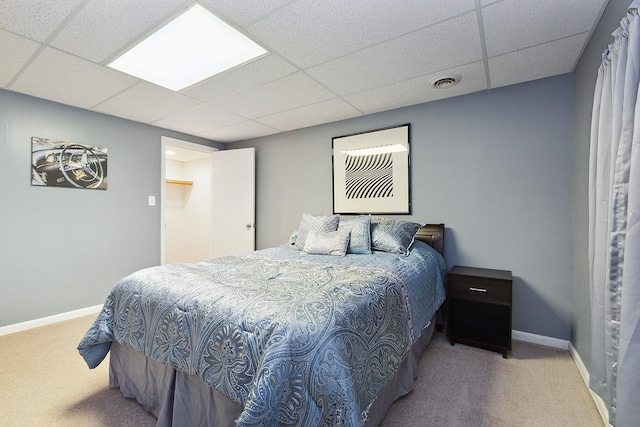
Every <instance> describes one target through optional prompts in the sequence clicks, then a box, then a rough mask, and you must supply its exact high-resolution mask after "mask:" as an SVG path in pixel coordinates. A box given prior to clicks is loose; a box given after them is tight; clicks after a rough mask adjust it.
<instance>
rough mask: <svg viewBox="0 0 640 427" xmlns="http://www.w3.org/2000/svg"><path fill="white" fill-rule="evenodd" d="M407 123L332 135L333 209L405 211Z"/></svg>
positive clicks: (343, 211) (408, 208) (407, 196)
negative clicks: (344, 134) (336, 135)
mask: <svg viewBox="0 0 640 427" xmlns="http://www.w3.org/2000/svg"><path fill="white" fill-rule="evenodd" d="M409 130H410V125H409V124H404V125H399V126H393V127H388V128H384V129H377V130H372V131H369V132H362V133H357V134H352V135H346V136H339V137H335V138H333V140H332V152H333V212H334V213H340V214H364V213H375V214H409V213H411V200H410V178H409V177H410V170H409V165H410V144H409V134H410V132H409Z"/></svg>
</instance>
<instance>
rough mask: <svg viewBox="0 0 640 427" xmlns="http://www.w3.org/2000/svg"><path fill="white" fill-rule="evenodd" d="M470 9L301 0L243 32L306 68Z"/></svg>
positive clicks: (465, 1) (465, 5) (467, 4)
mask: <svg viewBox="0 0 640 427" xmlns="http://www.w3.org/2000/svg"><path fill="white" fill-rule="evenodd" d="M474 8H475V2H474V0H449V1H447V2H438V1H425V0H403V1H401V2H399V1H389V0H370V1H366V2H365V1H350V2H345V1H344V0H324V1H317V0H304V1H302V0H301V1H297V2H294V3H292V4H290V5H288V6H287V7H284V8H282V9H280V10H278V11H277V12H276V13H274V14H272V15H270V16H268V17H266V18H265V19H262V20H260V21H258V22H256V23H255V24H253V25H251V26H248V27H247V31H249V33H251V34H252V35H254V36H255V37H256V38H257V39H259V40H261V41H262V42H264V43H265V45H266V46H267V47H268V48H271V49H274V50H275V51H277V52H279V53H280V54H282V55H284V56H286V57H287V58H289V59H290V60H291V61H292V62H293V63H294V64H296V65H297V66H299V67H301V68H307V67H310V66H312V65H316V64H320V63H323V62H326V61H328V60H330V59H334V58H337V57H340V56H343V55H346V54H348V53H352V52H355V51H357V50H359V49H362V48H365V47H368V46H371V45H375V44H377V43H381V42H383V41H385V40H389V39H391V38H395V37H398V36H400V35H402V34H406V33H409V32H412V31H415V30H417V29H419V28H422V27H425V26H428V25H432V24H434V23H436V22H439V21H442V20H444V19H448V18H451V17H453V16H456V15H459V14H462V13H465V12H469V11H472V10H474ZM337 11H339V13H338V12H337ZM354 22H355V23H356V24H354ZM310 23H313V24H312V25H310Z"/></svg>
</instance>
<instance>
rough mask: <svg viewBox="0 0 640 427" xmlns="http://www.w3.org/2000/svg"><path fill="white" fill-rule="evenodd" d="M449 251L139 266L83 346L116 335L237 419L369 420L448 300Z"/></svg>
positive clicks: (103, 345)
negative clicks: (205, 389) (234, 411)
mask: <svg viewBox="0 0 640 427" xmlns="http://www.w3.org/2000/svg"><path fill="white" fill-rule="evenodd" d="M445 271H446V269H445V265H444V261H443V259H442V257H441V256H440V255H439V254H437V252H435V251H434V250H433V249H431V248H430V247H429V246H428V245H426V244H424V243H422V242H416V243H415V247H414V248H413V249H412V251H411V254H410V255H409V256H407V257H404V256H398V255H393V254H388V253H383V252H375V253H374V254H373V255H347V256H346V257H330V256H315V255H302V254H301V253H300V252H298V251H295V250H293V249H291V248H290V247H288V246H282V247H278V248H272V249H267V250H263V251H257V252H254V253H250V254H244V255H239V256H233V257H224V258H218V259H213V260H210V261H202V262H194V263H186V264H171V265H165V266H161V267H152V268H147V269H144V270H140V271H138V272H136V273H133V274H131V275H130V276H128V277H126V278H124V279H123V280H122V281H120V282H119V283H118V284H117V285H116V286H115V288H114V289H113V290H112V292H111V293H110V295H109V296H108V297H107V299H106V302H105V304H104V307H103V309H102V312H101V313H100V314H99V316H98V318H97V319H96V321H95V323H94V324H93V326H92V327H91V328H90V329H89V331H88V332H87V333H86V334H85V336H84V337H83V339H82V341H81V342H80V344H79V345H78V350H79V351H80V353H81V354H82V356H83V357H84V358H85V360H86V362H87V364H88V365H89V367H91V368H93V367H95V366H97V365H98V364H100V362H101V361H102V360H103V359H104V357H105V356H106V354H107V353H108V351H109V348H110V346H111V342H112V341H115V340H117V341H118V342H119V343H121V344H124V345H128V346H131V347H133V348H135V349H137V350H139V351H141V352H142V353H144V354H145V355H146V356H148V357H151V358H153V359H155V360H158V361H160V362H162V363H164V364H165V365H168V366H172V367H173V368H175V369H177V370H180V371H184V372H187V373H189V374H191V375H196V376H198V377H199V378H200V379H201V380H202V381H204V382H205V383H206V384H208V385H210V386H211V387H213V388H214V389H216V390H218V391H219V392H221V393H223V394H224V395H226V396H227V397H228V398H229V399H231V400H233V401H236V402H239V403H242V404H243V405H244V407H245V409H244V412H243V413H242V415H241V416H240V418H239V420H238V425H240V426H252V425H286V426H318V425H346V426H358V425H361V424H362V423H363V422H364V420H365V419H366V417H367V413H368V408H369V406H370V405H371V403H372V402H373V401H374V400H375V398H376V396H377V395H378V393H379V392H380V390H381V389H382V387H383V386H384V384H385V383H386V381H387V380H388V379H389V378H391V377H392V376H393V375H394V373H395V371H396V370H397V368H398V367H399V365H400V363H401V362H402V361H403V359H404V357H405V356H406V354H407V353H408V352H409V350H410V348H411V345H412V344H413V341H414V338H415V337H416V336H417V335H418V334H419V333H420V331H422V329H423V328H424V327H425V326H427V323H428V320H429V319H430V318H431V317H432V315H433V314H434V313H435V311H436V310H437V308H438V307H439V306H440V305H441V303H442V302H443V301H444V296H445V293H444V286H443V277H444V274H445Z"/></svg>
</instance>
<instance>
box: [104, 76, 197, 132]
mask: <svg viewBox="0 0 640 427" xmlns="http://www.w3.org/2000/svg"><path fill="white" fill-rule="evenodd" d="M201 104H202V102H200V101H197V100H195V99H192V98H189V97H188V96H185V95H182V94H179V93H177V92H174V91H172V90H169V89H165V88H163V87H160V86H156V85H154V84H151V83H147V82H144V81H141V82H139V83H138V84H137V85H135V86H133V87H130V88H129V89H127V90H125V91H123V92H121V93H119V94H117V95H115V96H114V97H112V98H109V99H107V100H106V101H104V102H102V103H100V104H98V105H96V106H95V108H94V110H95V111H99V112H101V113H105V114H111V115H113V116H118V117H128V118H130V119H131V120H137V121H141V122H143V123H151V122H154V121H156V120H159V119H162V118H164V117H167V116H170V115H172V114H175V113H178V112H180V111H184V110H187V109H189V108H193V107H196V106H198V105H201Z"/></svg>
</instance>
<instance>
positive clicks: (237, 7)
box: [199, 0, 291, 26]
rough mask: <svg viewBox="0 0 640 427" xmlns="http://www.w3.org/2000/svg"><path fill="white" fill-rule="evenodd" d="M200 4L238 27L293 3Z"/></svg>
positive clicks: (232, 0)
mask: <svg viewBox="0 0 640 427" xmlns="http://www.w3.org/2000/svg"><path fill="white" fill-rule="evenodd" d="M199 3H201V4H203V5H205V6H208V7H209V8H210V9H212V10H213V11H217V12H219V13H218V16H220V15H222V16H220V17H221V18H222V17H226V18H227V19H229V20H231V21H232V22H233V23H235V24H236V25H239V26H243V25H246V24H249V23H251V22H253V21H255V20H256V19H258V18H260V17H262V16H265V15H268V14H269V13H271V12H273V11H274V10H277V9H278V8H280V7H282V6H284V5H285V4H287V3H291V0H260V1H238V0H200V1H199Z"/></svg>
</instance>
